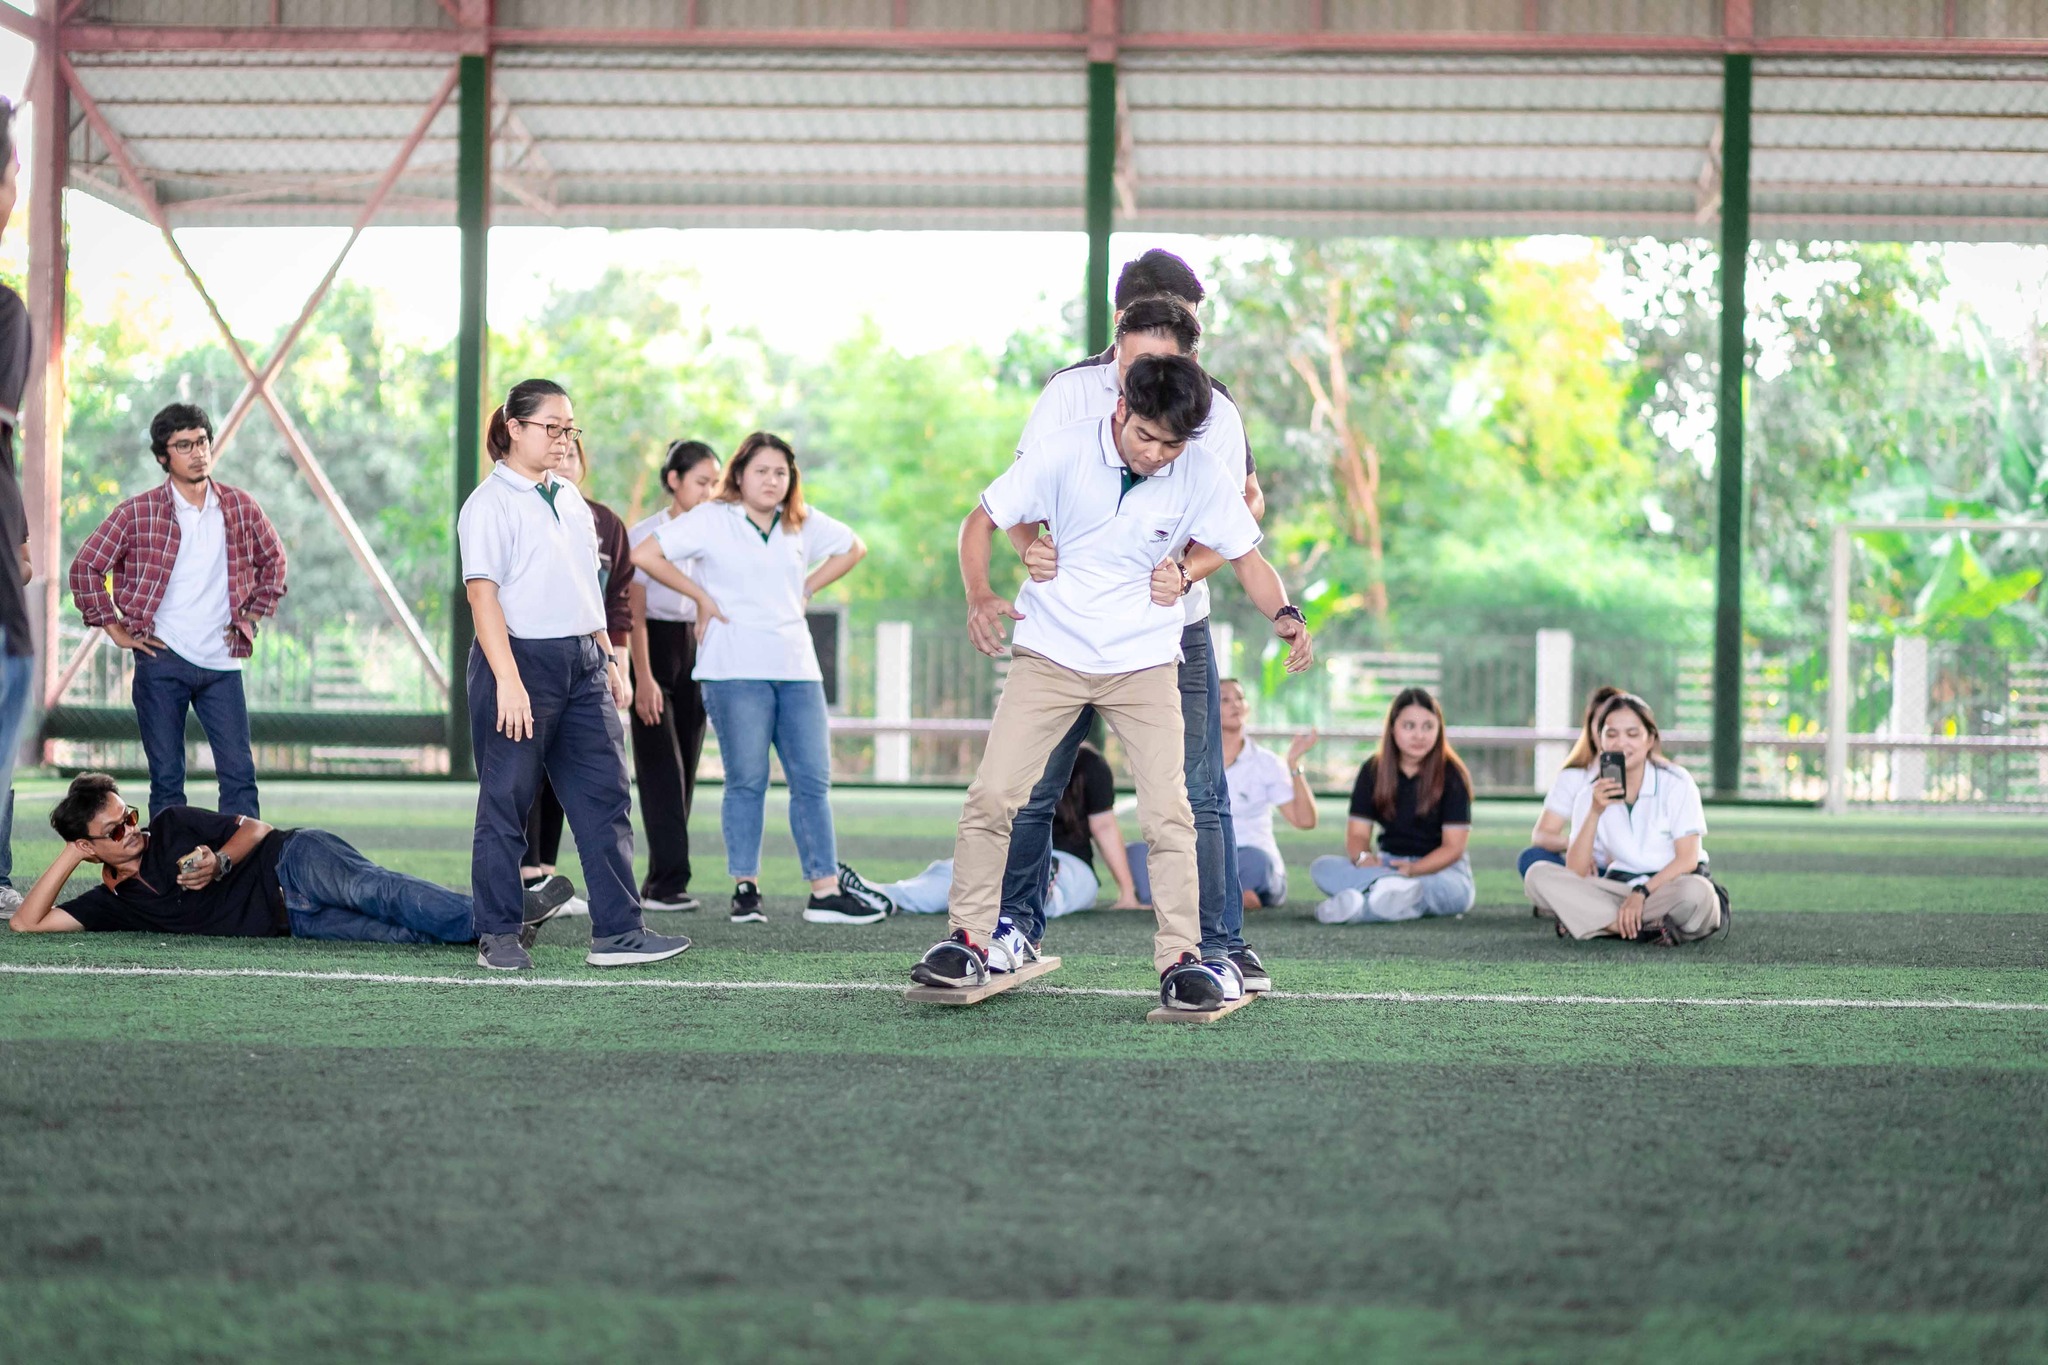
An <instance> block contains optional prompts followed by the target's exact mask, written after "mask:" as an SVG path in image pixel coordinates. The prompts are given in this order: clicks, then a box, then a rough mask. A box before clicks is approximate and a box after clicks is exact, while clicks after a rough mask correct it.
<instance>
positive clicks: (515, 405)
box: [484, 379, 569, 461]
mask: <svg viewBox="0 0 2048 1365" xmlns="http://www.w3.org/2000/svg"><path fill="white" fill-rule="evenodd" d="M568 396H569V391H568V390H567V389H565V388H563V387H562V386H561V385H560V384H557V383H556V382H555V381H554V380H552V379H522V380H520V381H519V382H518V383H517V384H514V385H513V386H512V392H510V393H508V394H506V395H505V401H504V402H502V403H500V404H498V407H497V410H496V411H494V412H493V413H492V414H491V423H490V426H489V427H488V428H486V429H485V431H484V449H486V450H488V451H490V452H491V459H492V460H493V461H496V460H502V459H504V458H505V457H506V456H507V455H510V454H511V453H512V427H511V422H517V421H524V420H526V419H527V418H529V417H531V416H533V414H535V413H536V412H539V411H540V405H541V400H543V399H546V398H567V397H568ZM508 419H509V420H508Z"/></svg>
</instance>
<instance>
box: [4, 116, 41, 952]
mask: <svg viewBox="0 0 2048 1365" xmlns="http://www.w3.org/2000/svg"><path fill="white" fill-rule="evenodd" d="M20 175H21V158H20V157H18V156H16V155H15V152H14V106H13V104H11V103H9V102H8V101H7V100H5V99H0V231H4V230H5V228H6V226H7V222H8V220H9V219H10V218H11V217H13V215H14V200H15V196H16V191H17V187H18V184H19V179H20ZM34 349H35V347H34V343H33V341H32V339H31V337H30V333H29V326H28V308H27V306H26V305H24V304H23V303H22V301H21V295H19V294H17V293H15V292H14V291H13V290H12V289H9V288H7V287H6V286H5V285H0V541H4V543H5V544H6V545H9V546H12V547H14V549H15V551H16V553H17V555H18V557H19V565H18V572H9V571H8V569H7V568H5V567H0V915H4V914H7V913H9V912H11V911H12V910H13V909H14V908H15V907H16V906H18V905H20V904H21V893H20V892H19V891H16V890H15V889H14V887H13V886H12V885H11V884H10V883H9V881H8V877H9V875H10V874H11V873H12V872H13V871H14V853H13V842H14V840H13V834H14V759H15V754H16V752H17V751H18V750H19V749H20V747H21V722H22V719H23V717H25V716H26V715H27V714H28V704H29V695H30V693H31V691H32V690H33V689H34V687H35V676H36V646H35V637H34V635H33V634H32V633H31V629H30V626H29V610H28V593H27V592H26V590H25V589H26V586H27V584H28V580H29V559H28V509H27V508H25V507H24V506H23V505H22V501H21V479H20V475H19V473H18V472H17V468H16V465H15V454H14V431H15V428H16V427H17V426H19V425H20V422H21V418H20V412H21V400H22V395H23V394H24V392H26V390H27V388H28V369H29V360H30V356H31V354H32V352H33V351H34Z"/></svg>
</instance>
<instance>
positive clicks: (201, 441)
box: [164, 436, 213, 455]
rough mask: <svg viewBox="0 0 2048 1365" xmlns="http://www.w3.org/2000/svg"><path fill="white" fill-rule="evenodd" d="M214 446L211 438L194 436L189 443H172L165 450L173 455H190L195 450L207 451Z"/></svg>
mask: <svg viewBox="0 0 2048 1365" xmlns="http://www.w3.org/2000/svg"><path fill="white" fill-rule="evenodd" d="M212 445H213V438H212V437H211V436H194V437H193V438H192V439H191V440H189V441H172V442H171V443H170V444H169V445H167V446H165V447H164V449H165V450H168V451H170V452H171V454H173V455H190V454H191V453H192V452H193V451H195V450H207V449H210V448H211V447H212Z"/></svg>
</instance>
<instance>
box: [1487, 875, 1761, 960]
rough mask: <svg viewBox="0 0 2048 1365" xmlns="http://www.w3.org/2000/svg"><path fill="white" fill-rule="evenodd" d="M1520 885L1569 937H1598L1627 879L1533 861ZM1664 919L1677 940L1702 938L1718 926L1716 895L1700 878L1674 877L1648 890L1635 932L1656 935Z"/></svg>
mask: <svg viewBox="0 0 2048 1365" xmlns="http://www.w3.org/2000/svg"><path fill="white" fill-rule="evenodd" d="M1522 889H1523V890H1524V891H1527V892H1528V893H1529V899H1530V900H1532V901H1534V902H1535V903H1536V905H1537V906H1538V907H1539V908H1540V909H1544V910H1548V911H1550V913H1551V914H1553V915H1556V916H1557V922H1558V923H1559V924H1562V925H1563V926H1564V928H1565V932H1566V933H1568V934H1570V935H1571V936H1572V937H1573V938H1598V937H1599V936H1600V935H1602V934H1606V933H1610V932H1612V931H1611V929H1610V928H1609V926H1610V925H1612V924H1613V923H1614V917H1615V915H1616V914H1617V913H1618V912H1619V911H1620V910H1621V903H1622V902H1623V901H1625V900H1627V899H1628V883H1627V882H1618V881H1614V880H1612V879H1610V878H1607V877H1581V876H1579V875H1578V874H1577V873H1576V872H1573V871H1572V870H1571V869H1570V868H1568V867H1562V866H1559V865H1558V864H1557V863H1537V864H1536V865H1535V866H1534V867H1532V868H1530V869H1529V872H1528V875H1527V876H1525V877H1523V878H1522ZM1666 921H1669V922H1670V924H1671V927H1672V931H1673V934H1674V936H1675V937H1676V938H1678V939H1679V941H1681V942H1690V941H1691V940H1693V939H1696V938H1705V937H1706V936H1707V935H1708V934H1711V933H1713V932H1714V930H1716V929H1718V928H1720V927H1721V899H1720V897H1719V896H1717V895H1715V894H1714V884H1713V883H1712V882H1710V881H1708V880H1707V879H1706V878H1705V877H1700V876H1684V877H1674V878H1672V879H1671V880H1670V881H1668V882H1666V883H1664V885H1662V886H1660V887H1658V888H1657V889H1656V890H1655V891H1652V892H1651V893H1650V898H1649V901H1648V903H1646V904H1645V905H1644V906H1643V927H1642V929H1641V931H1640V932H1641V933H1643V934H1646V935H1648V936H1650V937H1653V938H1654V937H1655V936H1656V931H1657V929H1658V927H1659V926H1660V925H1662V924H1664V923H1665V922H1666Z"/></svg>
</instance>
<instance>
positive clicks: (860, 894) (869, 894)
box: [839, 863, 896, 915]
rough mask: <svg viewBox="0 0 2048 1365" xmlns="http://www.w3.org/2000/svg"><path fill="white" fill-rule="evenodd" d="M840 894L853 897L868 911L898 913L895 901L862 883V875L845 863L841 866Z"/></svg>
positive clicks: (886, 913)
mask: <svg viewBox="0 0 2048 1365" xmlns="http://www.w3.org/2000/svg"><path fill="white" fill-rule="evenodd" d="M839 894H840V895H842V896H851V897H853V898H854V899H855V900H857V901H859V902H860V903H861V904H862V905H865V906H866V907H867V908H868V909H870V910H879V911H881V912H882V913H883V914H884V915H893V914H895V913H896V902H895V901H892V900H890V899H889V897H888V895H887V894H886V893H884V892H881V891H878V890H876V889H875V888H874V887H872V886H869V885H868V884H867V883H866V882H864V881H862V880H861V877H860V873H858V872H855V871H854V870H853V869H852V868H850V867H848V866H847V865H846V864H845V863H841V864H840V865H839Z"/></svg>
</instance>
